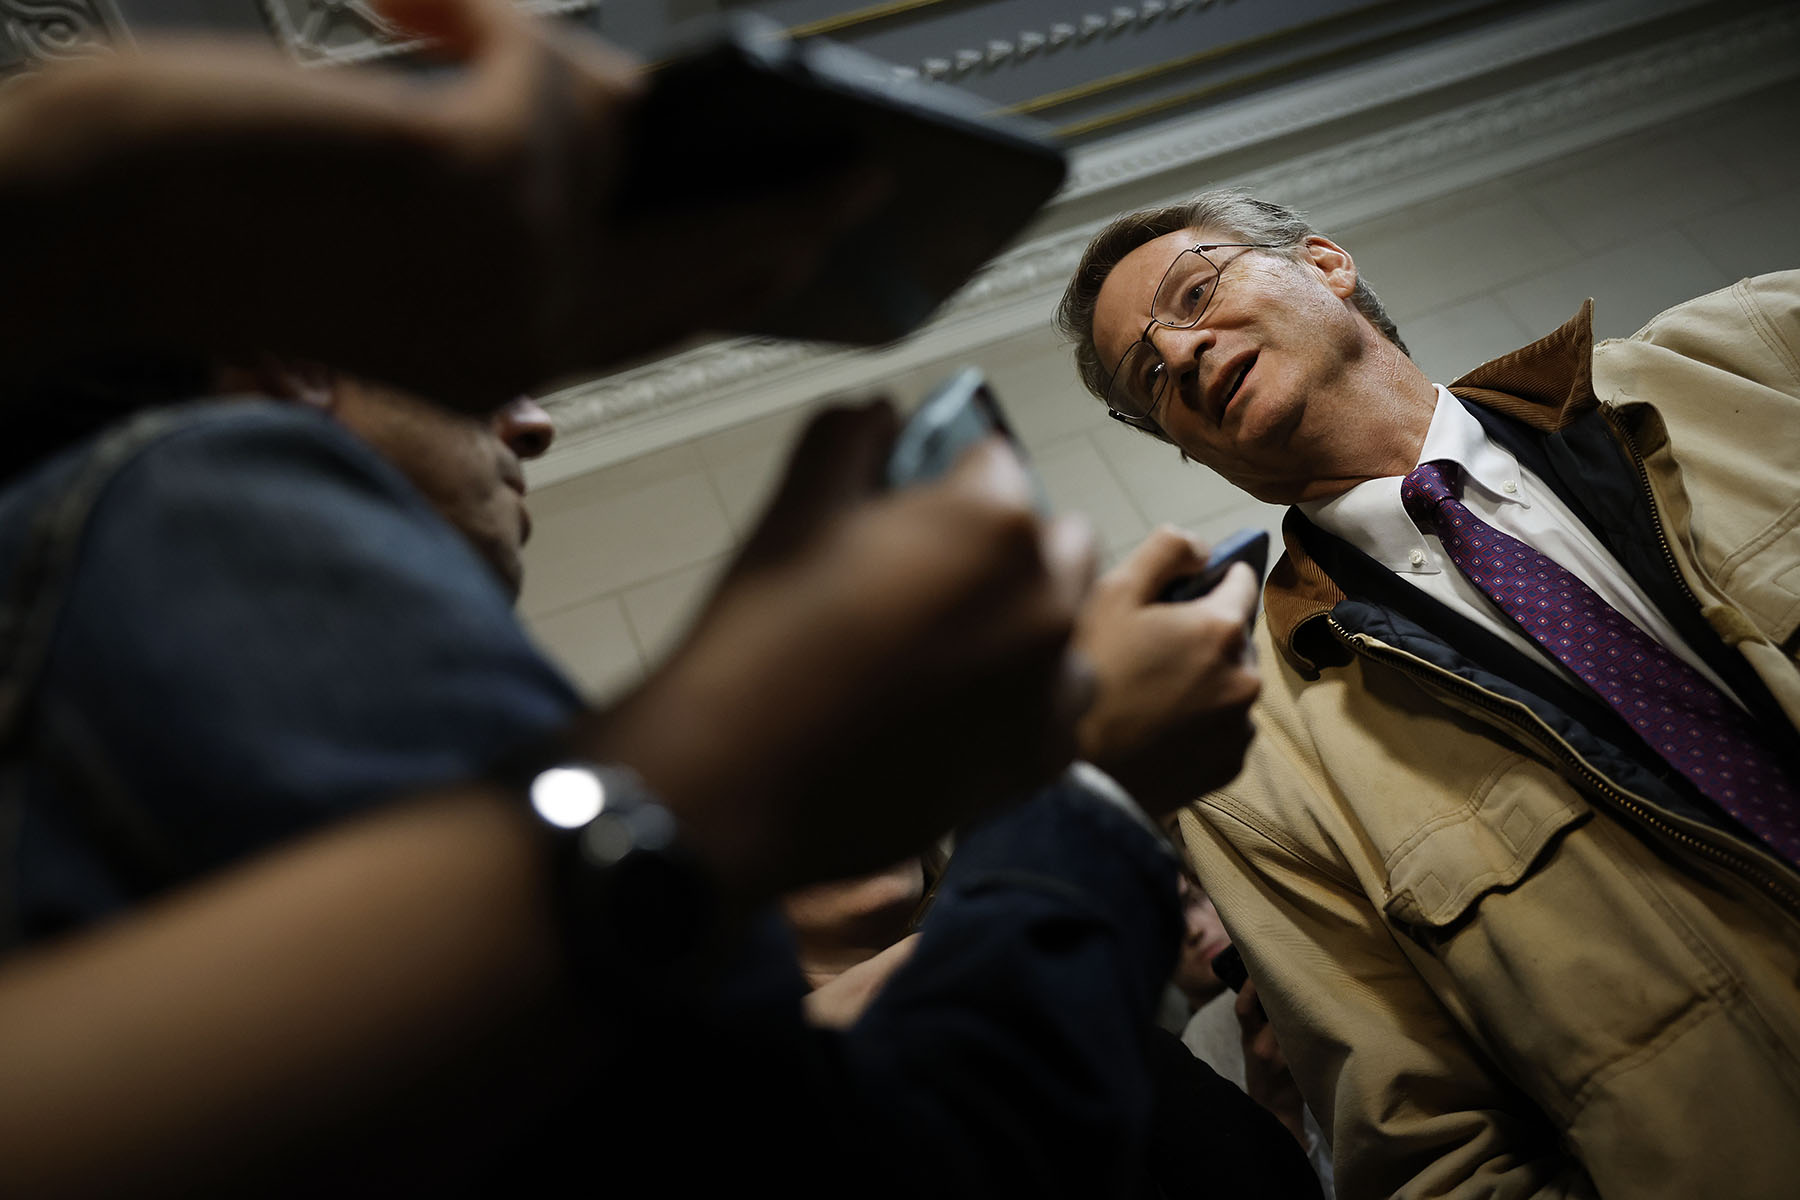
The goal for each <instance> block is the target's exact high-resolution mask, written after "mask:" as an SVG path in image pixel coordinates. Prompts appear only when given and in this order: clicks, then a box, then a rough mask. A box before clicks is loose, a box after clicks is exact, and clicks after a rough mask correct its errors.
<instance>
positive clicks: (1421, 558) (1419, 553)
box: [1406, 550, 1425, 567]
mask: <svg viewBox="0 0 1800 1200" xmlns="http://www.w3.org/2000/svg"><path fill="white" fill-rule="evenodd" d="M1406 561H1407V562H1410V563H1411V564H1412V565H1413V566H1415V567H1422V566H1424V565H1425V552H1424V551H1423V550H1414V551H1413V552H1412V553H1411V554H1409V555H1407V556H1406Z"/></svg>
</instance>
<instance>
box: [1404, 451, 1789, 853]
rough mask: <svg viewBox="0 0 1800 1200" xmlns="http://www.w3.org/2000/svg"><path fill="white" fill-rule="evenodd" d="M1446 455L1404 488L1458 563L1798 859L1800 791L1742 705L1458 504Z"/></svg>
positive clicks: (1697, 778)
mask: <svg viewBox="0 0 1800 1200" xmlns="http://www.w3.org/2000/svg"><path fill="white" fill-rule="evenodd" d="M1460 474H1461V468H1459V467H1458V466H1457V465H1456V464H1455V463H1453V462H1442V463H1436V462H1429V463H1423V464H1421V465H1420V466H1418V467H1415V468H1414V469H1413V472H1412V474H1410V475H1408V476H1407V477H1406V479H1405V480H1404V481H1402V483H1401V484H1400V499H1401V501H1402V502H1403V503H1404V504H1405V505H1406V511H1407V512H1408V513H1409V514H1411V516H1412V518H1413V520H1414V521H1417V522H1418V523H1419V525H1420V526H1421V527H1422V528H1429V529H1432V530H1435V531H1436V533H1437V535H1438V538H1439V540H1440V541H1441V542H1442V543H1443V546H1444V552H1445V553H1446V554H1448V555H1449V556H1450V560H1451V561H1452V562H1454V563H1455V564H1456V566H1457V569H1458V570H1460V571H1461V572H1462V573H1463V574H1464V575H1466V576H1468V577H1469V580H1470V581H1471V582H1472V583H1474V584H1475V586H1476V587H1479V588H1480V589H1481V590H1482V591H1484V592H1486V593H1487V594H1488V595H1489V596H1490V597H1492V599H1493V601H1494V603H1496V604H1498V605H1499V606H1500V609H1501V611H1503V612H1504V613H1506V615H1507V616H1509V617H1511V618H1512V619H1513V621H1514V622H1516V623H1517V624H1518V626H1519V628H1521V629H1523V630H1524V631H1525V632H1526V633H1527V634H1529V635H1530V636H1531V638H1532V639H1533V640H1534V641H1536V642H1537V643H1538V645H1540V646H1542V647H1543V648H1544V649H1545V650H1546V651H1548V652H1549V653H1550V654H1551V656H1552V657H1554V658H1555V659H1556V660H1557V661H1558V662H1561V663H1562V664H1563V665H1564V666H1565V667H1567V668H1569V670H1571V671H1573V672H1574V673H1575V674H1576V675H1577V676H1579V677H1580V679H1581V681H1582V682H1583V683H1585V684H1587V685H1588V686H1589V687H1591V688H1593V689H1594V691H1595V692H1596V693H1598V694H1599V695H1600V697H1601V698H1602V699H1604V700H1605V701H1606V702H1607V703H1608V704H1610V705H1612V707H1613V709H1614V710H1615V711H1616V712H1617V713H1618V714H1619V715H1620V716H1621V717H1624V718H1625V720H1626V721H1627V722H1628V723H1629V724H1630V725H1631V727H1632V728H1633V729H1635V730H1636V731H1637V733H1638V736H1639V737H1641V738H1643V739H1644V741H1645V742H1646V743H1647V744H1648V745H1649V746H1650V747H1651V749H1653V750H1655V751H1656V752H1657V753H1658V754H1660V755H1662V757H1663V759H1664V760H1665V761H1666V762H1668V764H1669V765H1670V766H1672V767H1674V768H1675V769H1676V770H1677V771H1680V772H1681V773H1682V774H1683V775H1685V776H1687V778H1688V780H1689V781H1690V782H1691V783H1693V785H1694V786H1695V787H1697V788H1699V789H1700V791H1701V792H1702V793H1704V794H1705V795H1706V796H1707V797H1709V798H1710V799H1711V800H1712V801H1713V802H1714V803H1716V804H1717V805H1718V806H1719V807H1720V808H1722V809H1724V810H1725V811H1726V812H1728V813H1730V814H1731V815H1732V816H1733V817H1734V818H1736V820H1737V821H1738V823H1739V824H1741V825H1743V826H1744V827H1745V828H1747V829H1749V830H1750V831H1752V832H1753V833H1755V834H1756V836H1758V837H1759V838H1761V839H1762V840H1763V841H1764V842H1766V843H1768V844H1769V845H1770V846H1771V847H1773V848H1774V849H1775V850H1776V852H1778V853H1779V854H1780V855H1781V856H1782V857H1783V858H1786V859H1787V860H1788V861H1789V862H1793V863H1800V824H1797V823H1800V796H1796V794H1795V791H1794V788H1793V785H1792V784H1791V783H1790V782H1789V781H1788V779H1787V777H1786V775H1785V774H1784V773H1783V772H1782V769H1781V767H1780V766H1779V764H1778V763H1777V762H1776V759H1775V756H1774V755H1773V754H1771V753H1770V752H1769V751H1768V750H1767V749H1766V748H1765V747H1764V746H1763V744H1762V743H1761V741H1760V740H1759V739H1758V737H1757V735H1756V732H1755V731H1754V729H1753V728H1752V727H1751V725H1750V722H1749V720H1748V718H1746V717H1745V715H1744V713H1743V711H1742V710H1741V709H1739V708H1738V706H1737V705H1735V704H1733V703H1732V702H1731V701H1730V700H1729V699H1727V698H1726V697H1725V696H1724V695H1722V694H1721V693H1720V692H1719V690H1718V689H1717V688H1715V687H1713V685H1712V684H1711V683H1709V682H1708V681H1707V680H1706V678H1705V677H1704V676H1702V675H1701V674H1700V673H1699V672H1698V671H1696V670H1694V668H1692V667H1690V666H1689V665H1688V664H1687V663H1685V662H1683V661H1682V660H1681V658H1680V656H1678V655H1676V654H1672V653H1670V651H1669V650H1667V649H1666V648H1665V647H1664V646H1663V645H1662V644H1661V643H1660V642H1658V641H1657V640H1656V639H1655V638H1653V637H1651V636H1650V635H1649V634H1647V633H1645V632H1644V631H1643V630H1641V629H1639V628H1638V627H1637V626H1636V625H1634V624H1633V623H1632V622H1631V621H1630V620H1629V619H1628V618H1626V617H1625V616H1623V615H1622V614H1621V613H1619V611H1618V610H1617V609H1615V608H1613V607H1612V606H1611V605H1610V604H1608V603H1607V602H1606V601H1604V600H1602V599H1601V598H1600V597H1599V596H1597V595H1595V594H1594V592H1593V590H1592V589H1591V588H1589V587H1588V586H1587V585H1586V584H1585V583H1583V582H1581V580H1579V579H1577V578H1575V576H1573V575H1571V574H1570V573H1569V572H1568V571H1566V570H1564V569H1563V568H1562V567H1560V566H1558V565H1557V564H1556V563H1555V562H1553V561H1551V560H1550V559H1548V558H1546V557H1544V556H1543V555H1542V554H1539V553H1538V552H1537V551H1535V550H1533V549H1532V548H1531V547H1530V546H1527V545H1526V544H1525V543H1524V542H1521V541H1519V540H1518V539H1517V538H1514V537H1509V536H1508V535H1506V534H1504V533H1501V532H1500V531H1499V530H1498V529H1495V528H1493V527H1492V526H1491V525H1488V524H1487V523H1486V522H1484V521H1482V520H1481V519H1480V518H1478V517H1477V516H1475V514H1474V513H1471V512H1470V511H1469V510H1468V509H1467V508H1465V507H1463V504H1462V502H1461V501H1460V500H1458V499H1457V498H1456V491H1458V490H1460V489H1459V488H1457V487H1455V484H1454V482H1453V481H1456V480H1457V479H1458V477H1459V476H1460Z"/></svg>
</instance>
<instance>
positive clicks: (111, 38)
mask: <svg viewBox="0 0 1800 1200" xmlns="http://www.w3.org/2000/svg"><path fill="white" fill-rule="evenodd" d="M130 44H131V35H130V34H129V33H127V32H126V30H125V22H124V21H122V20H121V19H120V18H119V10H118V8H117V7H116V6H115V5H114V4H113V3H112V0H0V74H5V73H7V72H10V71H18V70H24V69H28V68H30V67H32V66H34V65H35V64H37V63H45V62H59V61H63V60H67V59H76V58H89V57H92V56H93V55H96V54H107V53H110V52H111V51H112V48H113V47H114V46H115V45H121V46H129V45H130Z"/></svg>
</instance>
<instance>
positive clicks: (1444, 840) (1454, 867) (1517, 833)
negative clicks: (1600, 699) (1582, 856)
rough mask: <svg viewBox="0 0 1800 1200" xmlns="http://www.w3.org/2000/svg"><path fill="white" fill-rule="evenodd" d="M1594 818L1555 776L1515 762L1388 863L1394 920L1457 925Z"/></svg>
mask: <svg viewBox="0 0 1800 1200" xmlns="http://www.w3.org/2000/svg"><path fill="white" fill-rule="evenodd" d="M1592 815H1593V810H1592V809H1590V808H1589V807H1588V804H1587V802H1586V801H1585V800H1583V799H1582V798H1581V796H1580V795H1579V794H1577V793H1576V792H1575V790H1574V789H1573V788H1571V787H1570V786H1569V785H1568V784H1567V783H1566V782H1564V781H1563V780H1561V779H1560V778H1558V777H1557V776H1556V775H1555V773H1553V772H1552V771H1550V770H1548V769H1547V768H1545V767H1543V766H1541V765H1540V764H1538V763H1535V762H1533V761H1531V760H1530V759H1526V758H1515V759H1513V760H1512V761H1511V762H1509V763H1507V764H1505V765H1503V766H1502V767H1501V768H1499V769H1498V770H1496V771H1495V772H1494V773H1492V774H1490V775H1489V776H1488V777H1487V778H1486V779H1485V780H1484V781H1483V782H1482V784H1481V785H1480V786H1479V787H1477V788H1476V790H1475V792H1474V793H1473V794H1472V795H1471V796H1470V798H1469V802H1468V804H1466V805H1465V806H1464V807H1463V808H1462V809H1460V810H1459V811H1457V812H1452V813H1446V814H1444V815H1442V816H1439V817H1437V818H1436V819H1434V820H1432V821H1430V822H1428V823H1427V824H1426V825H1424V826H1423V827H1421V828H1420V829H1419V830H1418V831H1417V832H1415V833H1414V834H1413V835H1412V836H1411V837H1409V838H1407V839H1406V840H1405V841H1404V842H1402V843H1401V844H1400V845H1398V846H1396V847H1395V848H1394V850H1393V852H1392V853H1391V854H1389V855H1388V859H1387V869H1388V892H1389V895H1388V901H1387V904H1386V906H1385V908H1386V912H1387V915H1388V917H1389V919H1391V920H1393V921H1395V922H1398V923H1400V924H1402V925H1407V926H1414V927H1417V926H1428V927H1443V926H1447V925H1451V924H1454V923H1455V922H1456V921H1458V920H1459V919H1461V918H1462V916H1463V915H1464V914H1465V913H1467V912H1468V911H1469V909H1470V907H1471V906H1472V905H1473V904H1474V903H1475V902H1476V901H1477V900H1479V899H1480V898H1481V897H1482V896H1484V895H1487V894H1488V893H1490V892H1494V891H1501V890H1504V889H1506V888H1510V887H1512V886H1513V885H1514V884H1516V883H1518V882H1519V881H1520V880H1521V879H1523V878H1524V877H1525V875H1526V874H1527V873H1528V872H1529V871H1530V870H1531V868H1532V864H1533V863H1535V862H1536V861H1537V860H1538V859H1539V858H1540V857H1541V856H1542V855H1543V854H1544V852H1545V850H1546V849H1547V848H1548V847H1549V846H1550V844H1551V843H1552V842H1553V841H1555V840H1556V839H1557V838H1558V837H1559V836H1560V835H1561V834H1562V833H1563V832H1564V831H1565V830H1568V829H1570V828H1572V827H1574V826H1575V825H1578V824H1580V823H1581V822H1582V821H1585V820H1586V819H1587V818H1588V817H1590V816H1592Z"/></svg>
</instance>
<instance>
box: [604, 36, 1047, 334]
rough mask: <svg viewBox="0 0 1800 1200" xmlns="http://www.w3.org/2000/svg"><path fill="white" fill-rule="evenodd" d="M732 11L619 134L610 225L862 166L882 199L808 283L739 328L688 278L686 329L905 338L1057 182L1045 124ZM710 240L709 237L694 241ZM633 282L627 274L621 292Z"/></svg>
mask: <svg viewBox="0 0 1800 1200" xmlns="http://www.w3.org/2000/svg"><path fill="white" fill-rule="evenodd" d="M992 108H993V106H992V105H990V104H989V103H987V102H986V101H983V100H980V99H978V98H976V97H974V96H971V95H969V94H968V93H966V92H962V91H959V90H958V89H956V88H954V87H951V86H949V85H948V84H943V83H938V82H934V81H929V80H918V79H904V78H901V77H899V76H897V75H896V74H895V72H894V68H893V66H892V64H890V63H887V62H883V61H882V60H880V59H877V58H874V57H872V56H869V55H866V54H863V53H861V52H860V51H856V50H852V49H849V48H848V47H844V46H839V45H835V44H833V43H830V42H826V41H823V40H821V39H813V40H809V41H800V42H796V41H791V40H789V39H788V38H787V37H786V36H785V35H784V34H783V33H782V32H781V29H780V27H779V26H778V25H775V24H774V23H772V22H768V21H766V20H764V19H756V18H752V17H749V16H747V15H744V14H740V15H738V16H735V17H733V18H731V19H730V20H728V21H726V22H725V23H723V24H722V25H720V26H718V27H717V28H716V29H714V30H713V32H711V33H709V34H707V35H705V36H704V37H702V38H701V39H700V40H698V41H693V42H690V43H689V44H687V45H686V46H685V47H683V48H681V49H680V50H679V52H678V53H676V55H675V56H674V57H673V58H671V59H668V60H666V61H664V62H663V63H662V64H661V65H660V66H658V67H656V68H654V69H653V70H652V72H651V75H650V82H649V87H648V90H647V92H646V94H645V96H644V99H643V101H642V103H641V104H640V106H639V107H638V109H637V111H636V112H635V114H634V116H633V118H632V122H631V125H630V128H629V130H628V133H627V138H628V142H627V157H626V168H625V171H624V173H623V175H622V177H621V179H622V181H621V185H620V187H621V194H620V200H619V216H620V217H621V218H625V219H629V218H632V217H641V216H645V215H655V216H663V217H666V216H669V215H679V214H680V212H681V211H682V210H683V209H684V208H685V209H695V210H698V209H701V208H703V207H707V206H711V205H716V204H717V203H718V202H720V201H721V200H728V199H737V198H742V199H745V200H751V199H754V198H755V197H757V196H759V195H766V194H768V193H771V192H775V191H779V190H781V189H783V188H786V187H792V186H794V185H796V184H799V183H803V182H804V181H805V180H807V179H809V178H817V177H821V176H824V175H826V174H829V173H831V172H834V171H837V170H839V169H841V168H843V167H845V166H847V165H849V164H852V163H856V164H864V165H867V166H870V167H873V168H876V169H878V170H880V171H882V172H883V173H884V174H885V175H886V177H887V178H888V179H889V181H890V182H891V185H892V186H891V188H890V190H889V192H888V194H887V196H886V198H885V200H884V201H883V202H882V203H881V204H880V205H878V206H877V209H876V211H874V212H872V213H871V214H870V215H869V216H868V217H867V218H866V219H865V220H864V221H863V222H862V223H861V224H860V225H859V226H858V227H856V228H854V229H851V230H850V231H848V232H847V233H845V234H844V235H843V236H842V237H841V238H839V239H838V241H837V243H836V244H835V245H833V246H832V247H831V248H830V249H829V250H828V252H827V254H826V259H825V262H824V263H823V265H822V266H821V268H820V270H819V272H818V273H817V275H816V276H815V277H814V278H813V279H812V281H811V282H810V283H808V284H807V285H806V286H804V287H803V288H802V289H801V291H800V292H799V293H798V294H796V295H794V296H793V297H791V298H790V299H789V300H787V301H786V302H784V303H783V304H781V305H780V306H778V307H777V308H773V309H770V310H768V311H765V312H761V313H758V314H755V315H754V316H753V317H752V318H750V319H748V320H742V319H737V314H734V313H733V312H732V311H731V307H730V305H731V297H730V296H720V295H713V294H712V293H711V292H709V290H708V288H707V280H705V279H697V280H695V281H694V285H695V286H694V298H695V303H696V311H695V318H696V322H697V327H699V328H705V329H714V330H726V331H731V332H739V333H753V334H764V335H770V336H777V337H791V338H803V339H809V340H819V341H833V342H845V343H851V344H856V345H874V344H878V343H882V342H888V341H892V340H894V339H895V338H898V337H900V336H902V335H904V334H906V333H910V332H911V331H912V330H914V329H916V328H917V327H918V326H919V325H920V324H922V323H923V322H924V321H925V319H926V318H927V317H928V316H930V314H931V313H932V311H933V310H934V309H936V308H937V306H938V305H939V304H940V303H942V302H943V301H944V300H945V299H946V298H947V297H948V296H949V295H950V294H951V293H952V292H954V291H955V290H956V289H957V288H959V287H961V286H962V284H963V283H964V282H966V281H967V280H968V279H969V277H970V276H971V275H973V274H974V273H975V270H976V269H977V268H978V267H980V266H981V264H983V263H984V262H986V261H987V260H988V259H990V258H992V257H993V256H994V255H995V254H996V253H997V252H998V251H999V250H1000V249H1001V248H1002V247H1003V246H1005V245H1006V244H1007V243H1008V242H1010V241H1011V240H1012V239H1013V238H1014V237H1016V236H1017V235H1018V233H1019V231H1020V230H1021V229H1023V228H1024V226H1025V224H1026V222H1028V221H1029V220H1030V219H1031V218H1032V217H1033V216H1034V215H1035V214H1036V213H1037V211H1038V209H1039V208H1041V207H1042V206H1043V205H1044V203H1045V202H1046V201H1048V200H1049V199H1050V198H1051V196H1053V195H1054V194H1055V193H1056V190H1057V188H1058V187H1060V186H1061V184H1062V180H1063V176H1064V174H1065V172H1066V170H1067V163H1066V159H1065V156H1064V154H1063V152H1062V150H1061V148H1060V147H1059V146H1058V145H1057V144H1056V142H1055V141H1054V140H1053V139H1052V137H1051V136H1050V135H1049V133H1048V132H1047V127H1045V126H1041V125H1038V124H1037V123H1036V122H1032V121H1028V120H1026V119H1024V118H1020V117H1012V116H1000V115H996V114H995V113H994V112H993V111H992ZM695 232H696V236H701V237H704V236H705V232H706V231H705V230H704V229H700V230H696V231H695ZM627 284H628V281H621V286H626V285H627Z"/></svg>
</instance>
